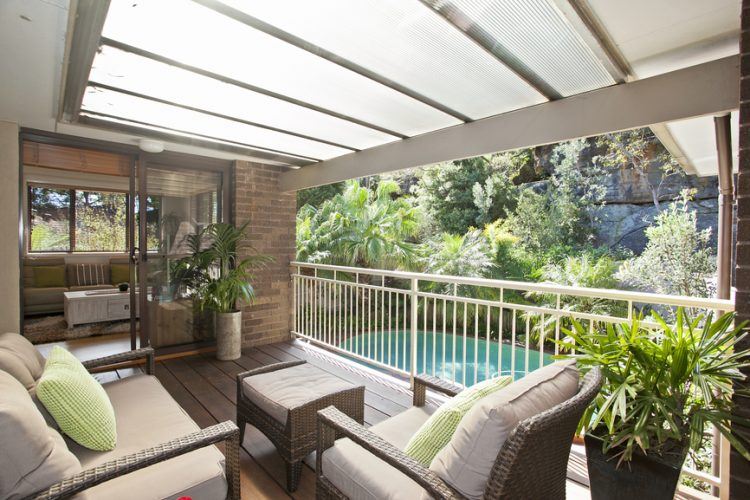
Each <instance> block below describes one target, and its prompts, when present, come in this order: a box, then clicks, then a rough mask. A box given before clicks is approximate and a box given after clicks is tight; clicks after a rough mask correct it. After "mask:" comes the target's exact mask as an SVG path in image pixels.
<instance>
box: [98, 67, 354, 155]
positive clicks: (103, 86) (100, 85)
mask: <svg viewBox="0 0 750 500" xmlns="http://www.w3.org/2000/svg"><path fill="white" fill-rule="evenodd" d="M89 86H91V87H98V88H101V89H104V90H111V91H112V92H119V93H121V94H125V95H129V96H131V97H137V98H139V99H146V100H149V101H154V102H158V103H160V104H166V105H168V106H174V107H176V108H181V109H186V110H188V111H195V112H196V113H202V114H204V115H210V116H215V117H216V118H221V119H223V120H229V121H232V122H236V123H242V124H244V125H250V126H252V127H258V128H262V129H266V130H271V131H273V132H279V133H281V134H287V135H291V136H294V137H299V138H300V139H306V140H309V141H315V142H319V143H321V144H327V145H329V146H335V147H337V148H342V149H347V150H349V151H359V149H358V148H354V147H351V146H347V145H345V144H339V143H337V142H331V141H327V140H325V139H321V138H318V137H312V136H309V135H305V134H300V133H297V132H292V131H291V130H285V129H281V128H277V127H272V126H270V125H264V124H262V123H257V122H253V121H249V120H243V119H242V118H237V117H235V116H230V115H225V114H222V113H217V112H214V111H209V110H207V109H205V108H198V107H195V106H188V105H186V104H180V103H178V102H175V101H170V100H168V99H161V98H159V97H153V96H150V95H147V94H141V93H140V92H133V91H131V90H126V89H122V88H119V87H115V86H112V85H107V84H105V83H99V82H96V81H89Z"/></svg>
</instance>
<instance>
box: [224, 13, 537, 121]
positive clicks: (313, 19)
mask: <svg viewBox="0 0 750 500" xmlns="http://www.w3.org/2000/svg"><path fill="white" fill-rule="evenodd" d="M221 1H222V2H223V3H224V4H226V5H229V6H231V7H233V8H235V9H237V10H240V11H242V12H245V13H246V14H249V15H251V16H253V17H256V18H258V19H260V20H262V21H264V22H266V23H268V24H271V25H273V26H275V27H277V28H280V29H282V30H284V31H285V32H288V33H291V34H292V35H295V36H297V37H299V38H302V39H304V40H305V41H308V42H311V43H313V44H315V45H317V46H319V47H321V48H323V49H325V50H328V51H330V52H332V53H334V54H336V55H337V56H340V57H343V58H345V59H347V60H350V61H354V62H356V63H357V64H359V65H360V66H362V67H364V68H366V69H368V70H370V71H372V72H374V73H376V74H378V75H382V76H384V77H387V78H388V79H390V80H392V81H395V82H397V83H399V84H400V85H402V86H404V87H406V88H409V89H411V90H414V91H416V92H418V93H420V94H421V95H424V96H426V97H428V98H430V99H432V100H433V101H436V102H439V103H441V104H443V105H445V106H447V107H448V108H450V109H452V110H455V111H458V112H460V113H462V114H464V115H467V116H469V117H470V118H472V119H478V118H484V117H487V116H490V115H495V114H500V113H503V112H506V111H510V110H513V109H517V108H521V107H526V106H530V105H533V104H538V103H540V102H543V101H545V100H546V99H545V98H544V97H543V96H542V95H541V94H539V93H538V92H537V91H536V90H535V89H533V88H532V87H531V86H529V85H528V84H527V83H526V82H525V81H523V80H522V79H521V78H520V77H518V76H517V75H516V74H515V73H513V72H512V71H511V70H510V69H509V68H508V67H507V66H505V65H504V64H503V63H501V62H500V61H498V59H497V58H496V57H494V56H493V55H492V54H490V53H488V52H487V51H486V50H485V49H484V48H482V47H481V46H479V45H478V44H477V43H476V42H474V41H473V40H471V39H470V38H468V37H467V36H466V35H465V34H463V33H461V31H459V30H458V29H456V27H454V26H452V25H451V24H450V23H449V22H448V21H446V20H445V19H444V18H443V17H442V16H440V15H439V14H438V13H436V12H434V11H433V10H432V9H430V8H429V7H427V6H425V5H423V4H422V3H421V2H419V1H418V0H315V1H305V0H221ZM495 3H502V2H497V1H495ZM528 24H529V23H528V20H527V23H526V24H525V25H524V26H525V27H527V28H528ZM520 28H523V26H521V27H520Z"/></svg>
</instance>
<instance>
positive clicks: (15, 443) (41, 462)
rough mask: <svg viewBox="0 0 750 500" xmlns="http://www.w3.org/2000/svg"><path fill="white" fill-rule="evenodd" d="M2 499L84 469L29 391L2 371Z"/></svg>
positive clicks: (23, 495) (0, 456)
mask: <svg viewBox="0 0 750 500" xmlns="http://www.w3.org/2000/svg"><path fill="white" fill-rule="evenodd" d="M0 394H2V398H0V443H2V452H1V453H0V498H4V499H16V498H23V497H25V496H27V495H29V494H31V493H34V492H36V491H37V490H40V489H44V488H47V487H49V486H51V485H52V484H53V483H56V482H58V481H61V480H63V479H65V478H66V477H69V476H72V475H73V474H76V473H78V472H80V471H81V464H80V463H79V462H78V459H77V458H76V457H75V455H73V454H72V453H71V452H70V451H69V450H68V448H67V446H66V445H65V441H64V440H63V438H62V437H61V436H60V434H59V433H58V432H56V431H55V430H54V429H51V428H49V427H48V426H47V424H46V423H45V421H44V418H42V415H41V414H40V413H39V411H38V410H37V408H36V406H35V405H34V403H33V402H32V400H31V396H30V395H29V393H28V391H27V390H26V389H25V388H24V387H23V386H22V385H21V384H20V383H19V382H18V380H16V379H15V378H14V377H13V376H11V375H10V374H8V373H5V372H3V371H0Z"/></svg>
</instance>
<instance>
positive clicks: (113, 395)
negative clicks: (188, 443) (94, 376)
mask: <svg viewBox="0 0 750 500" xmlns="http://www.w3.org/2000/svg"><path fill="white" fill-rule="evenodd" d="M104 389H105V390H106V391H107V395H108V396H109V398H110V400H111V401H112V406H113V407H114V409H115V415H116V417H117V447H116V448H115V449H114V450H112V451H108V452H97V451H92V450H89V449H86V448H83V447H82V446H80V445H78V444H76V443H74V442H72V441H71V440H66V441H67V443H68V446H69V447H70V450H71V451H72V452H73V453H74V454H75V455H76V456H77V457H78V459H79V460H80V462H81V466H82V467H83V468H84V469H88V468H91V467H95V466H97V465H100V464H103V463H104V462H107V461H109V460H113V459H116V458H118V457H122V456H125V455H128V454H131V453H135V452H137V451H139V450H142V449H145V448H150V447H152V446H155V445H157V444H160V443H164V442H166V441H169V440H171V439H174V438H177V437H180V436H184V435H186V434H189V433H191V432H195V431H197V430H199V428H198V426H197V425H196V424H195V422H193V421H192V419H191V418H190V417H189V416H188V415H187V414H186V413H185V412H184V411H183V409H182V408H181V407H180V406H179V405H178V404H177V403H176V402H175V400H174V399H172V397H171V396H170V395H169V393H168V392H167V391H166V390H165V389H164V387H162V385H161V383H160V382H159V381H158V380H157V379H156V378H155V377H152V376H149V375H135V376H131V377H126V378H124V379H121V380H116V381H114V382H109V383H106V384H104ZM223 461H224V455H222V454H221V452H220V451H219V450H218V449H217V448H216V447H215V446H210V447H208V448H202V449H200V450H197V451H194V452H191V453H188V454H185V455H182V456H180V457H177V458H173V459H171V460H167V461H166V462H161V463H159V464H156V465H152V466H150V467H147V468H145V469H141V470H139V471H137V472H133V473H131V474H127V475H125V476H122V477H119V478H116V479H113V480H111V481H107V482H106V483H102V484H100V485H98V486H95V487H94V488H91V489H89V490H87V491H86V492H85V498H87V499H92V498H102V499H105V498H106V499H107V500H116V499H122V500H125V499H127V500H132V499H135V498H138V499H164V498H169V499H174V498H179V497H181V496H189V497H192V498H194V499H199V498H200V499H204V498H205V499H223V498H224V497H225V496H226V492H227V484H226V480H225V478H224V468H223ZM76 498H79V497H76Z"/></svg>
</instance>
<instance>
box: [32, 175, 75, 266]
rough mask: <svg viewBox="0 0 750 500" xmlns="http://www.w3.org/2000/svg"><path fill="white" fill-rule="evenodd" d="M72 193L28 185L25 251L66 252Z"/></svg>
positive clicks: (69, 244)
mask: <svg viewBox="0 0 750 500" xmlns="http://www.w3.org/2000/svg"><path fill="white" fill-rule="evenodd" d="M72 192H73V191H71V190H69V189H55V188H50V187H44V186H29V251H31V252H67V251H70V249H71V242H70V226H71V220H72V219H71V213H70V199H71V193H72Z"/></svg>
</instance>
